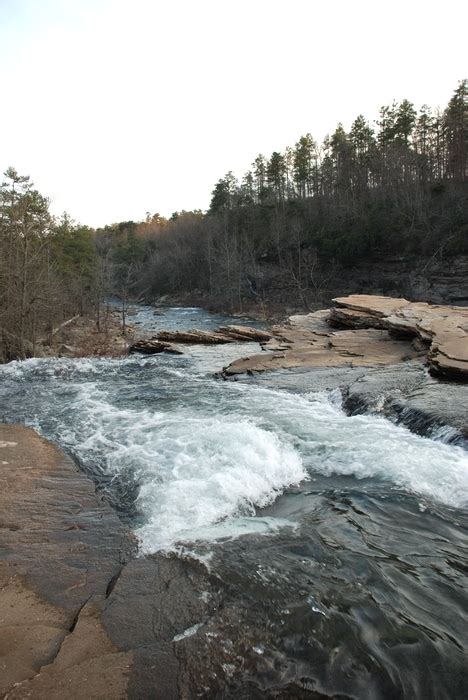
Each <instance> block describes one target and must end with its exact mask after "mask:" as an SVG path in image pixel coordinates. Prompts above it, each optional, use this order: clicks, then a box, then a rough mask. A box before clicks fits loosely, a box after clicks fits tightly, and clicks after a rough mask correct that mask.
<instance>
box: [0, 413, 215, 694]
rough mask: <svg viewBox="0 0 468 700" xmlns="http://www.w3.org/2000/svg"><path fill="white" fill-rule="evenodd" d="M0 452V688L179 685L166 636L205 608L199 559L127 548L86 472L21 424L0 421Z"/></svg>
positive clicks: (92, 690)
mask: <svg viewBox="0 0 468 700" xmlns="http://www.w3.org/2000/svg"><path fill="white" fill-rule="evenodd" d="M0 458H1V475H2V489H1V492H0V512H1V527H0V550H1V560H0V639H1V643H0V670H1V672H0V697H3V698H8V700H13V699H15V700H16V699H19V698H31V697H32V698H35V700H62V699H63V698H64V697H70V698H73V700H76V699H82V700H89V699H90V698H112V700H114V699H115V698H127V697H129V698H149V697H151V698H160V699H161V700H169V699H170V698H178V697H190V695H188V694H187V693H188V690H187V683H188V678H187V674H189V664H188V662H186V663H184V662H183V660H181V658H183V655H182V657H181V658H179V649H177V646H178V645H177V644H176V642H177V640H178V639H180V641H182V640H183V639H185V636H184V635H186V636H190V632H187V630H189V631H190V629H191V628H192V627H193V626H194V625H196V624H198V623H199V622H200V620H204V619H206V618H207V617H209V615H210V612H213V605H214V603H215V599H213V601H214V602H212V603H210V602H208V600H207V599H205V597H204V596H202V592H203V591H205V590H206V588H207V587H209V583H208V580H207V579H208V574H207V572H206V570H205V569H204V567H202V566H201V565H200V564H198V563H197V562H195V561H190V562H184V561H182V560H180V559H177V558H175V557H165V556H162V555H161V556H159V555H155V556H151V557H145V558H138V559H135V558H134V555H135V553H136V543H135V541H134V538H133V536H132V534H131V532H130V531H129V530H128V529H127V528H126V527H125V526H124V525H122V523H121V522H120V520H119V519H118V517H117V515H116V514H115V513H114V512H113V511H112V510H111V508H110V507H109V506H107V505H106V504H105V503H104V502H103V501H102V500H101V499H99V498H98V497H97V495H96V493H95V490H94V485H93V483H92V481H91V480H90V479H89V478H88V477H86V476H85V475H84V474H83V473H81V472H80V471H79V470H78V469H77V467H76V466H75V465H74V463H73V462H72V461H71V460H70V459H69V458H68V457H66V456H65V455H64V454H63V453H62V452H61V451H60V450H59V449H57V448H56V447H55V446H53V445H51V444H50V443H48V442H47V441H45V440H43V439H42V438H40V437H39V436H38V435H37V434H36V433H34V432H33V431H32V430H30V429H27V428H25V427H23V426H18V425H1V426H0ZM179 646H180V647H181V648H180V652H181V653H182V650H183V647H184V645H183V644H182V645H179ZM184 688H185V690H184Z"/></svg>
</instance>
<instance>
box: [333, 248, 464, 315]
mask: <svg viewBox="0 0 468 700" xmlns="http://www.w3.org/2000/svg"><path fill="white" fill-rule="evenodd" d="M324 276H325V275H324ZM325 290H326V294H327V296H329V298H330V300H331V298H333V297H335V296H347V295H349V294H384V295H386V296H394V297H405V298H406V299H409V300H410V301H428V302H431V303H433V304H456V305H461V306H465V305H468V257H467V256H460V257H456V258H452V259H444V260H440V259H436V258H422V259H421V258H416V259H409V258H408V257H405V258H389V259H381V260H378V261H376V262H366V263H362V264H361V265H357V266H355V267H352V268H341V267H340V268H337V269H332V270H331V271H330V276H329V278H328V281H327V284H326V287H324V291H325Z"/></svg>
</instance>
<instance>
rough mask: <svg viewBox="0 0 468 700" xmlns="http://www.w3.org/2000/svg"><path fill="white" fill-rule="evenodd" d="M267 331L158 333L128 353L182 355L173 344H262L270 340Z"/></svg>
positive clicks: (241, 328)
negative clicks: (169, 353) (170, 353)
mask: <svg viewBox="0 0 468 700" xmlns="http://www.w3.org/2000/svg"><path fill="white" fill-rule="evenodd" d="M271 338H272V334H271V333H269V332H268V331H263V330H259V329H257V328H250V327H249V326H220V327H219V328H218V330H216V331H203V330H199V329H198V328H193V329H191V330H188V331H160V332H159V333H157V334H156V335H154V336H151V337H150V338H143V339H140V340H138V341H137V342H135V343H133V345H131V347H130V352H144V353H146V354H153V353H160V352H172V353H178V354H182V352H183V351H182V350H181V349H180V348H179V347H177V345H174V343H178V344H182V345H222V344H225V343H239V342H240V343H248V342H257V343H263V342H267V341H269V340H271Z"/></svg>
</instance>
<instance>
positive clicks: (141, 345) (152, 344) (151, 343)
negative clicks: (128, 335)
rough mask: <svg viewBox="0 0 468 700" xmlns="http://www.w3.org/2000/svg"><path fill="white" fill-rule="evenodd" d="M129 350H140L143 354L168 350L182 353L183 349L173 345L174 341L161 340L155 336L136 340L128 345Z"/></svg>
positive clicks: (175, 353)
mask: <svg viewBox="0 0 468 700" xmlns="http://www.w3.org/2000/svg"><path fill="white" fill-rule="evenodd" d="M129 352H130V353H131V352H142V353H144V354H145V355H156V354H158V353H160V352H168V353H171V354H173V355H183V354H184V351H183V350H181V349H180V348H179V347H178V346H177V345H174V343H167V342H164V341H162V340H157V339H156V338H145V339H142V340H137V342H136V343H133V345H131V346H130V348H129Z"/></svg>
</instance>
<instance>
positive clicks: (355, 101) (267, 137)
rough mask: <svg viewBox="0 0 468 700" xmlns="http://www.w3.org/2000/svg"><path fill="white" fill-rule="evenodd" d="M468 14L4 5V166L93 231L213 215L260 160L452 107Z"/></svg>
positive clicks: (233, 3) (198, 0)
mask: <svg viewBox="0 0 468 700" xmlns="http://www.w3.org/2000/svg"><path fill="white" fill-rule="evenodd" d="M467 7H468V3H466V2H461V1H455V0H444V2H443V3H441V2H433V1H432V0H424V1H419V0H405V1H404V2H401V1H400V0H393V2H382V1H379V0H372V1H367V0H323V1H320V2H318V1H315V0H282V1H277V0H164V1H163V2H162V1H158V0H132V2H129V1H128V0H124V1H121V0H0V85H1V90H2V98H3V99H2V102H1V107H0V139H1V141H0V144H1V145H0V168H1V169H2V171H4V170H5V169H6V167H8V166H9V165H13V166H14V167H16V169H17V170H18V171H19V172H20V173H21V174H30V175H31V177H32V179H33V180H34V182H35V184H36V186H37V187H38V189H40V191H41V192H42V193H43V194H45V195H47V196H49V197H50V198H51V200H52V211H53V212H54V213H57V214H58V213H61V212H62V211H64V210H66V211H67V212H69V213H70V215H71V216H72V217H73V218H75V219H77V220H79V221H81V222H83V223H87V224H89V225H92V226H98V225H103V224H104V223H110V222H114V221H121V220H128V219H134V220H140V219H142V218H144V216H145V213H146V212H147V211H151V213H154V212H156V211H158V212H160V213H161V214H163V215H170V214H171V213H172V212H173V211H176V210H181V209H194V208H201V209H206V208H207V207H208V204H209V200H210V193H211V190H212V189H213V185H214V183H215V182H216V181H217V180H218V179H219V178H220V177H222V176H223V175H224V174H225V173H226V172H227V171H228V170H233V171H234V172H236V174H239V175H240V174H242V172H244V171H245V170H246V169H247V168H248V167H249V166H250V163H251V162H252V160H253V159H254V158H255V156H256V155H257V154H258V153H259V152H263V153H265V154H266V155H270V154H271V152H272V151H273V150H283V149H284V148H285V147H286V146H287V145H294V143H295V141H296V140H297V139H298V138H299V136H300V135H301V134H304V133H306V132H311V133H312V135H313V136H314V137H315V138H316V139H322V138H323V136H324V135H325V134H326V133H327V132H328V131H331V130H332V129H333V128H334V127H335V126H336V124H337V122H339V121H342V122H343V123H344V125H345V127H346V128H349V126H350V125H351V122H352V121H353V119H354V118H355V117H356V116H357V114H359V113H364V114H365V115H366V116H367V117H369V118H370V119H374V118H375V117H376V116H377V111H378V107H379V106H380V105H382V104H388V103H390V102H391V101H392V99H393V98H395V99H397V100H399V99H402V98H404V97H407V98H408V99H410V100H412V101H413V102H414V103H415V104H416V106H417V107H418V108H419V107H420V106H421V105H422V104H423V103H428V104H430V105H431V106H438V105H440V106H445V104H446V103H447V101H448V99H449V98H450V96H451V94H452V92H453V90H454V89H455V88H456V86H457V83H458V81H459V80H460V79H462V78H464V77H467V75H468V51H467V39H466V28H467V26H468V10H467V9H466V8H467Z"/></svg>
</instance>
